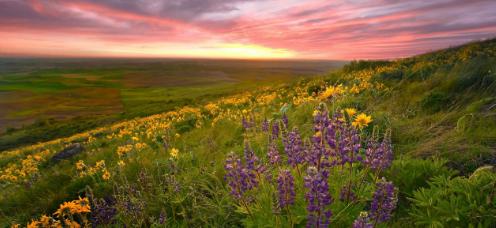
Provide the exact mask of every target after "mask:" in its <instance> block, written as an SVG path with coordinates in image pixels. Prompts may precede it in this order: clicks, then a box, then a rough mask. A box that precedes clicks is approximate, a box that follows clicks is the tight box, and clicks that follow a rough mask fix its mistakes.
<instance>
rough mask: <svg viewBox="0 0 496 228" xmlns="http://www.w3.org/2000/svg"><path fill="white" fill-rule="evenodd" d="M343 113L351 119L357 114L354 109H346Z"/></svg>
mask: <svg viewBox="0 0 496 228" xmlns="http://www.w3.org/2000/svg"><path fill="white" fill-rule="evenodd" d="M344 111H345V112H346V114H348V116H349V117H352V116H354V115H355V114H356V113H357V110H356V109H354V108H346V109H344Z"/></svg>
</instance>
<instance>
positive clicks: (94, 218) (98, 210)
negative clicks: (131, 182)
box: [90, 197, 117, 227]
mask: <svg viewBox="0 0 496 228" xmlns="http://www.w3.org/2000/svg"><path fill="white" fill-rule="evenodd" d="M115 204H116V201H115V199H114V198H112V197H105V198H104V199H95V200H93V205H92V208H91V219H90V220H91V224H92V226H93V227H97V226H98V225H109V224H113V223H114V222H115V219H114V217H115V216H116V215H117V209H116V207H115Z"/></svg>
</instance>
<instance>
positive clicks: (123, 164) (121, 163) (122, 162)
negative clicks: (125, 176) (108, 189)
mask: <svg viewBox="0 0 496 228" xmlns="http://www.w3.org/2000/svg"><path fill="white" fill-rule="evenodd" d="M117 165H118V166H120V167H124V166H125V165H126V163H125V162H124V161H123V160H119V162H117Z"/></svg>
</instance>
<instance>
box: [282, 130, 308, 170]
mask: <svg viewBox="0 0 496 228" xmlns="http://www.w3.org/2000/svg"><path fill="white" fill-rule="evenodd" d="M283 142H284V151H285V152H286V154H287V155H288V163H289V164H290V165H291V166H293V167H295V166H297V165H298V164H300V163H302V162H303V160H304V148H303V143H302V141H301V137H300V134H299V133H298V129H297V128H294V129H293V130H292V131H291V132H289V133H288V135H287V137H286V138H285V139H284V140H283Z"/></svg>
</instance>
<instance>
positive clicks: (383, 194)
mask: <svg viewBox="0 0 496 228" xmlns="http://www.w3.org/2000/svg"><path fill="white" fill-rule="evenodd" d="M397 202H398V198H397V195H396V191H395V187H394V185H393V183H392V182H388V181H386V179H385V178H383V179H382V180H380V181H379V182H377V183H376V190H375V192H374V195H373V197H372V203H371V204H370V213H369V217H370V219H371V220H372V221H374V223H382V222H385V221H387V220H389V219H390V218H391V215H392V213H393V210H394V209H395V208H396V203H397Z"/></svg>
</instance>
